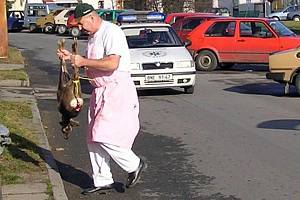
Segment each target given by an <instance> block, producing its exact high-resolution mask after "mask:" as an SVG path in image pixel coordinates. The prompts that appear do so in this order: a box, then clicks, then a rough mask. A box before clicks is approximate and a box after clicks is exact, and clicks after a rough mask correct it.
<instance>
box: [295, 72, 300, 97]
mask: <svg viewBox="0 0 300 200" xmlns="http://www.w3.org/2000/svg"><path fill="white" fill-rule="evenodd" d="M295 86H296V91H297V93H298V94H299V95H300V74H297V76H296V79H295Z"/></svg>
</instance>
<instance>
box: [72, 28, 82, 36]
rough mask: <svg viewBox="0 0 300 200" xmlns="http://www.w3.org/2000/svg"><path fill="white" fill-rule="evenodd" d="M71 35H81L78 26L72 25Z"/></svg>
mask: <svg viewBox="0 0 300 200" xmlns="http://www.w3.org/2000/svg"><path fill="white" fill-rule="evenodd" d="M71 35H72V36H73V37H79V36H80V35H81V32H80V30H79V28H78V27H73V28H72V29H71Z"/></svg>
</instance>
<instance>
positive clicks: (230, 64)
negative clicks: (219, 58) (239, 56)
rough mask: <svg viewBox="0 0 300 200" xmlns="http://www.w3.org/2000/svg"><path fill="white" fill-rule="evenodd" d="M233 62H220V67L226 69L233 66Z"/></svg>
mask: <svg viewBox="0 0 300 200" xmlns="http://www.w3.org/2000/svg"><path fill="white" fill-rule="evenodd" d="M233 65H234V63H221V64H220V68H221V69H224V70H228V69H230V68H231V67H233Z"/></svg>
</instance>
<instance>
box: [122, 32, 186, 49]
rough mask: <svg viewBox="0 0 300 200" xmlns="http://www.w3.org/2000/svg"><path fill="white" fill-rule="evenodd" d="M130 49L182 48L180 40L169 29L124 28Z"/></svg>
mask: <svg viewBox="0 0 300 200" xmlns="http://www.w3.org/2000/svg"><path fill="white" fill-rule="evenodd" d="M123 31H124V33H125V35H126V39H127V43H128V46H129V48H152V47H174V46H182V43H181V41H180V39H179V38H178V37H177V35H176V33H175V32H174V30H173V29H172V28H169V27H130V28H123Z"/></svg>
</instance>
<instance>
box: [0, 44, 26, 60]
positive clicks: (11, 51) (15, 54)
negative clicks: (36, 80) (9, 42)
mask: <svg viewBox="0 0 300 200" xmlns="http://www.w3.org/2000/svg"><path fill="white" fill-rule="evenodd" d="M0 63H6V64H7V63H10V64H24V58H23V56H22V54H21V52H20V51H19V50H18V49H17V48H15V47H8V57H7V58H1V59H0Z"/></svg>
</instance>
